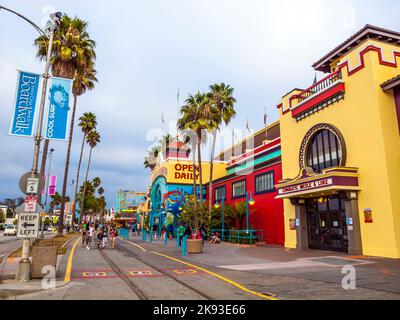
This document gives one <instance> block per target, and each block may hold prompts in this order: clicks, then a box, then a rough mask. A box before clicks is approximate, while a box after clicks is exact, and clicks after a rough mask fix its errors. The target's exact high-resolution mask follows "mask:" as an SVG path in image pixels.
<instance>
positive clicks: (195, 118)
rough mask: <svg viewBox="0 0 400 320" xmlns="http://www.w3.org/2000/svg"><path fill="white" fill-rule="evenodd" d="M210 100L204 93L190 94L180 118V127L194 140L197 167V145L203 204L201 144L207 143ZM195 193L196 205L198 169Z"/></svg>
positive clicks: (201, 200)
mask: <svg viewBox="0 0 400 320" xmlns="http://www.w3.org/2000/svg"><path fill="white" fill-rule="evenodd" d="M209 107H210V104H209V100H208V98H207V96H206V95H205V94H203V93H200V92H198V93H197V94H196V95H194V96H193V95H189V98H188V99H187V100H186V104H185V105H184V106H182V107H181V110H180V113H181V118H180V119H178V129H179V130H183V131H186V135H187V136H190V140H191V141H192V152H193V166H194V168H196V156H195V150H196V147H197V157H198V168H199V169H198V170H199V171H198V173H199V187H200V205H201V206H202V205H203V177H202V175H203V173H202V172H203V171H202V160H201V145H202V144H203V143H205V141H206V138H207V136H206V135H204V134H203V132H204V130H205V129H207V128H208V127H207V125H208V122H207V113H208V112H209ZM193 189H194V191H193V193H194V195H195V205H196V202H197V200H196V189H197V188H196V169H194V174H193Z"/></svg>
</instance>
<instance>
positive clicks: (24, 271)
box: [15, 14, 60, 281]
mask: <svg viewBox="0 0 400 320" xmlns="http://www.w3.org/2000/svg"><path fill="white" fill-rule="evenodd" d="M56 19H60V16H59V15H58V14H55V15H54V17H53V18H52V20H53V21H52V27H51V32H50V38H49V45H48V48H47V57H46V66H45V71H44V74H43V87H42V97H41V101H40V108H39V118H38V124H37V130H36V136H35V149H34V153H33V165H32V175H31V178H32V179H37V177H36V176H37V173H38V172H37V171H38V163H39V152H40V143H41V141H42V127H43V114H44V105H45V102H46V92H47V82H48V79H49V77H50V75H49V71H50V57H51V51H52V46H53V38H54V31H55V29H56V26H57V22H58V21H59V20H58V21H56ZM27 187H28V184H27ZM38 187H39V186H38ZM38 191H39V192H41V190H39V188H38V190H37V191H36V192H35V193H32V194H34V195H36V194H37V192H38ZM29 247H30V241H29V239H24V241H23V245H22V257H21V260H20V262H19V265H18V270H17V274H16V277H15V280H16V281H29V280H30V278H31V263H30V261H29Z"/></svg>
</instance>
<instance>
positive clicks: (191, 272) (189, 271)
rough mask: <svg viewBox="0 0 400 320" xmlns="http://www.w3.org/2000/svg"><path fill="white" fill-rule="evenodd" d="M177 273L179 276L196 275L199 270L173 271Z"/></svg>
mask: <svg viewBox="0 0 400 320" xmlns="http://www.w3.org/2000/svg"><path fill="white" fill-rule="evenodd" d="M172 271H173V272H175V273H178V274H194V273H197V270H195V269H176V270H172Z"/></svg>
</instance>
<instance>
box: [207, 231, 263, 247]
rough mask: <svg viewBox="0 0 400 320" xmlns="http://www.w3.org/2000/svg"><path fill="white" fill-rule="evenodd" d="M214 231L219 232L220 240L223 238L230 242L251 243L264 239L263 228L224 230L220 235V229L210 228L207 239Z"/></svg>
mask: <svg viewBox="0 0 400 320" xmlns="http://www.w3.org/2000/svg"><path fill="white" fill-rule="evenodd" d="M214 232H218V233H219V235H220V239H221V240H222V238H223V239H224V241H225V242H230V243H237V244H250V245H252V244H255V243H257V242H263V241H264V230H254V229H252V230H224V233H223V235H222V230H221V229H211V230H210V231H209V234H208V238H209V239H210V238H211V236H212V234H213V233H214Z"/></svg>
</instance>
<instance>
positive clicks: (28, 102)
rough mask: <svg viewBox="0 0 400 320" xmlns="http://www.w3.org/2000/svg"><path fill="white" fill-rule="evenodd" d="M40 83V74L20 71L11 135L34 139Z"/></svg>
mask: <svg viewBox="0 0 400 320" xmlns="http://www.w3.org/2000/svg"><path fill="white" fill-rule="evenodd" d="M39 81H40V76H39V75H38V74H34V73H28V72H23V71H18V82H17V92H16V95H15V106H14V115H13V117H12V120H11V129H10V135H13V136H19V137H32V135H33V125H34V118H35V108H36V98H37V94H38V89H39Z"/></svg>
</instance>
